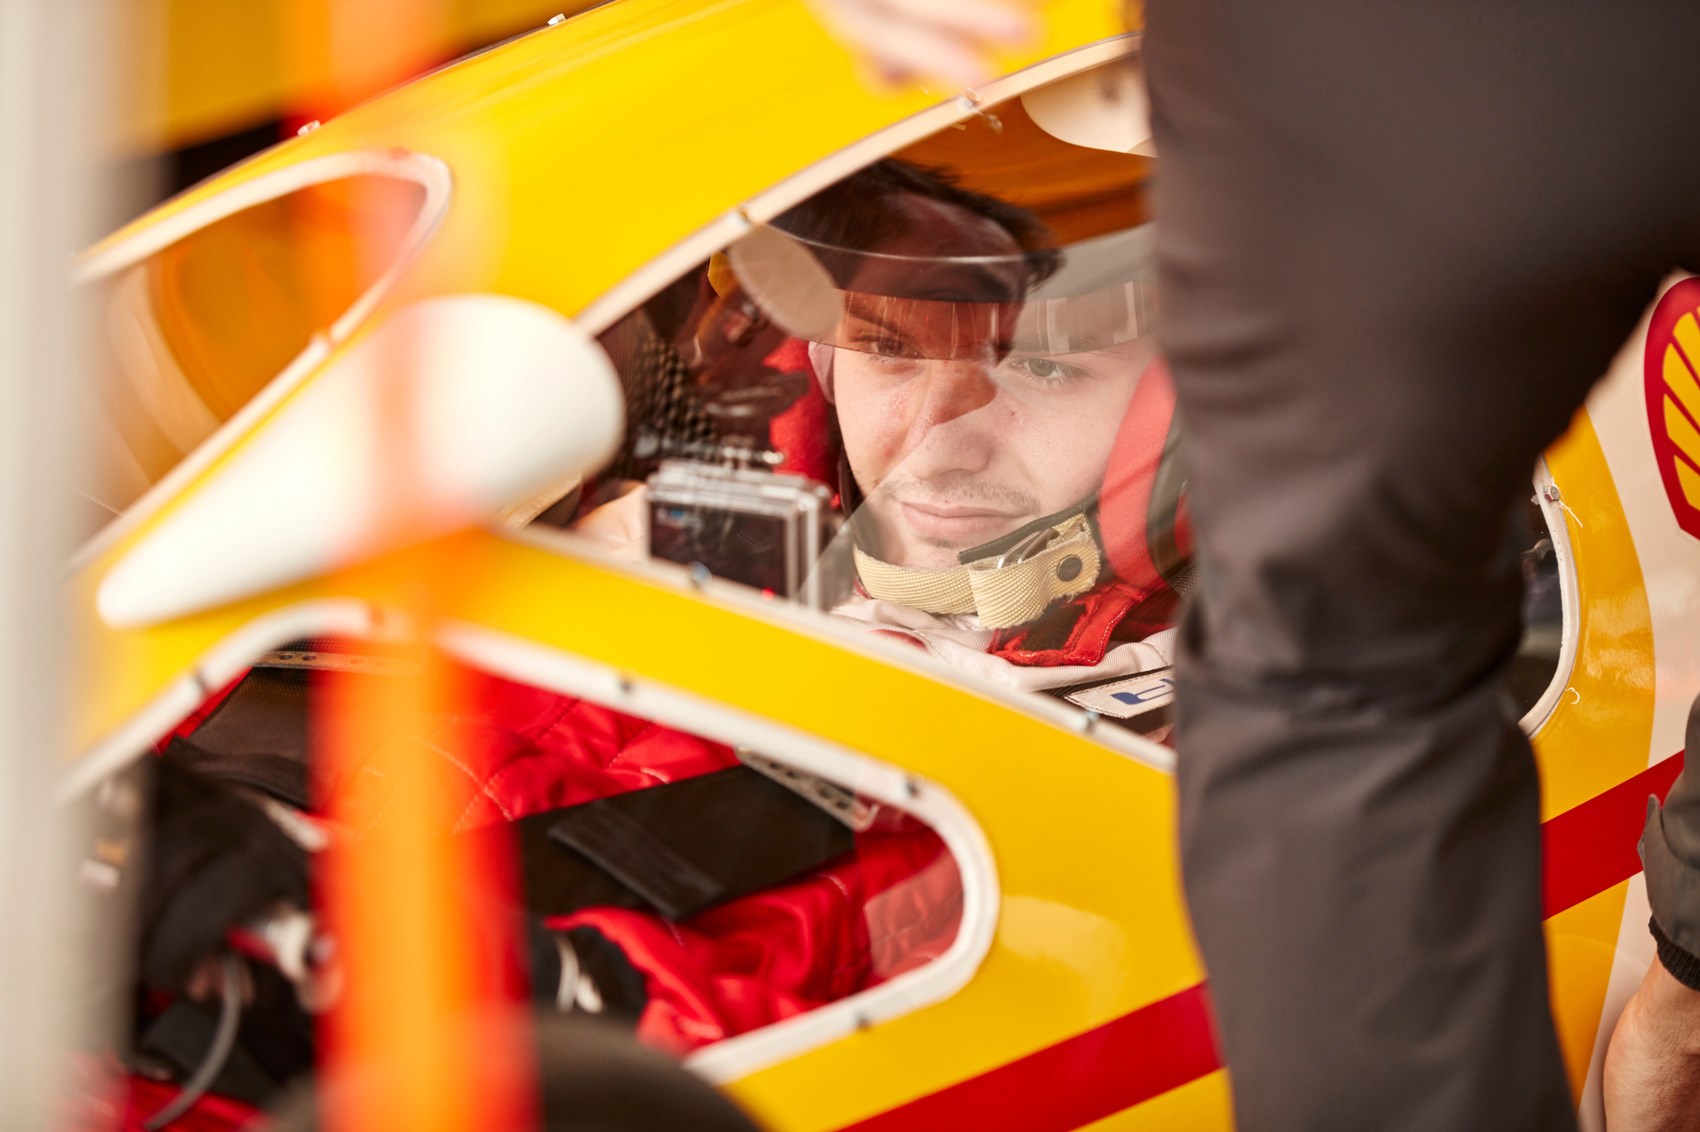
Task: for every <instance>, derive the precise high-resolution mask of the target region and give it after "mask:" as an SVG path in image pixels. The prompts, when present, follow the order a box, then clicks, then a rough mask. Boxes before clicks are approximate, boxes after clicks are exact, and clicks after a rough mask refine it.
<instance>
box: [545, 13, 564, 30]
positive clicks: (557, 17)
mask: <svg viewBox="0 0 1700 1132" xmlns="http://www.w3.org/2000/svg"><path fill="white" fill-rule="evenodd" d="M566 22H567V14H566V13H565V12H556V13H555V14H554V15H553V16H550V17H549V26H550V27H554V26H555V25H556V24H564V23H566Z"/></svg>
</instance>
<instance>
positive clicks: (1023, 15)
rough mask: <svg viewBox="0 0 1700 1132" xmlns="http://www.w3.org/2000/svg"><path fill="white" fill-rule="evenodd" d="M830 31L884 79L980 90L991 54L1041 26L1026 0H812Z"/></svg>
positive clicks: (1032, 35) (992, 70) (809, 0)
mask: <svg viewBox="0 0 1700 1132" xmlns="http://www.w3.org/2000/svg"><path fill="white" fill-rule="evenodd" d="M807 3H808V5H809V7H810V8H811V9H813V11H814V13H815V15H816V16H817V17H818V18H819V19H820V21H821V23H823V24H825V25H826V27H827V30H828V31H830V32H832V34H833V35H835V36H837V37H838V39H839V41H840V42H841V43H843V44H844V45H845V46H847V47H849V48H851V49H852V50H854V51H855V52H857V53H858V54H859V55H860V56H861V57H862V60H863V62H865V63H866V64H868V65H869V67H870V68H871V69H872V70H873V72H874V73H875V74H876V75H878V76H879V77H880V78H882V79H884V80H885V81H887V82H897V81H901V80H904V79H927V78H933V79H942V80H946V81H948V82H951V83H953V84H956V85H958V86H965V87H975V86H979V85H980V84H982V83H984V82H985V81H986V80H987V79H989V78H991V77H992V75H993V74H995V73H996V70H995V67H994V65H993V63H992V55H993V53H995V52H997V51H1000V50H1004V51H1007V50H1011V49H1013V48H1018V47H1021V46H1022V45H1024V44H1026V43H1029V42H1031V41H1032V40H1033V39H1034V38H1035V37H1036V36H1037V34H1038V30H1039V26H1038V21H1037V19H1036V18H1035V16H1034V14H1033V11H1032V4H1031V2H1030V0H1029V2H1026V3H1023V2H1021V0H807Z"/></svg>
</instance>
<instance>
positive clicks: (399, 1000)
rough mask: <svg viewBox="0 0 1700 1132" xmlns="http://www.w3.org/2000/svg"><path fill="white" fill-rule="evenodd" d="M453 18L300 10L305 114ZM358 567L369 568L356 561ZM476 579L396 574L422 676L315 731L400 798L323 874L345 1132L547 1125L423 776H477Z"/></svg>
mask: <svg viewBox="0 0 1700 1132" xmlns="http://www.w3.org/2000/svg"><path fill="white" fill-rule="evenodd" d="M445 12H446V4H445V2H444V0H359V2H358V3H356V2H353V0H300V2H299V3H297V4H296V5H294V6H293V8H292V9H291V10H290V14H289V18H288V21H287V22H288V23H289V25H290V26H289V28H288V30H287V31H286V33H285V39H286V41H287V44H288V47H287V49H286V51H285V57H286V58H292V60H293V61H294V63H295V65H296V66H298V67H299V68H300V69H301V71H302V72H303V74H304V75H307V76H314V77H317V78H318V79H319V83H320V85H319V86H318V89H316V90H313V91H311V93H310V94H309V96H308V98H307V100H306V104H307V105H309V106H314V107H341V106H347V105H349V104H350V103H352V102H354V101H356V100H358V99H360V98H363V97H368V96H370V95H371V94H372V93H374V92H376V91H380V90H383V89H385V88H387V87H389V86H392V85H394V84H396V83H398V82H401V81H404V80H405V79H407V78H410V77H412V76H413V75H415V74H417V73H419V72H420V71H422V70H424V69H425V68H426V67H428V66H430V65H431V64H432V63H434V62H435V61H436V57H437V55H438V53H439V52H440V50H441V48H440V46H439V44H440V43H441V41H442V39H443V32H442V27H443V23H444V16H445ZM427 148H428V146H427ZM374 214H376V210H374ZM374 223H381V221H374ZM367 236H368V237H369V240H370V243H369V247H370V249H371V254H374V255H377V256H380V257H381V256H383V255H384V254H386V253H385V252H384V251H383V249H387V248H389V247H392V246H393V245H394V242H395V241H394V237H393V234H385V233H383V232H380V231H376V230H373V231H371V232H369V233H367ZM380 262H381V261H380ZM418 369H419V364H418V359H417V358H415V357H414V356H412V350H411V349H410V347H409V346H408V345H407V344H401V345H398V346H397V347H396V348H395V350H394V351H393V353H392V354H390V355H389V356H387V357H386V358H385V359H384V361H383V375H382V378H381V380H380V381H379V383H378V389H377V391H376V394H375V396H376V397H377V401H378V407H377V413H376V419H377V420H378V422H379V425H378V428H377V429H376V430H375V435H373V436H372V437H370V438H369V443H370V444H371V445H372V447H373V450H374V451H375V452H376V453H377V459H376V466H377V467H378V468H380V469H381V470H382V475H383V477H384V481H385V482H384V486H383V487H382V488H381V489H380V490H379V491H378V492H377V494H376V498H377V499H378V500H379V501H380V503H379V506H378V507H377V508H376V509H375V510H374V513H373V514H371V515H370V516H368V520H367V523H366V530H367V532H368V534H369V536H370V537H371V539H372V542H373V544H375V545H382V544H397V545H403V546H406V545H408V544H409V543H412V542H415V541H417V539H418V537H419V536H418V532H419V531H420V530H423V529H425V526H426V524H425V523H423V522H422V520H424V519H425V518H426V509H427V508H429V507H430V506H431V503H430V502H429V501H428V500H427V499H426V498H424V497H423V496H422V495H421V494H420V491H419V488H420V485H421V484H423V483H425V482H427V481H428V479H429V477H428V475H427V470H428V468H429V466H430V464H429V462H430V460H431V459H432V457H433V455H434V454H433V453H429V452H425V451H423V450H421V449H420V447H419V444H420V437H421V435H422V433H421V430H420V428H419V427H418V425H417V416H418V412H419V405H418V399H417V396H416V394H417V390H416V388H415V382H414V375H415V374H416V373H417V372H418ZM350 553H351V557H355V558H358V548H355V547H351V548H350ZM471 580H472V579H471V577H470V572H469V568H468V564H466V563H463V562H460V561H457V560H456V558H455V555H454V552H453V549H452V547H451V546H450V545H446V544H445V545H441V546H439V547H437V548H435V552H433V553H427V554H424V555H403V556H400V557H398V558H397V559H395V560H393V561H392V562H391V563H390V564H389V566H388V567H387V568H386V569H385V570H384V571H383V572H382V587H383V592H382V596H380V597H378V598H376V599H375V603H376V604H377V605H378V607H379V608H380V609H381V611H382V613H383V615H384V617H385V620H386V621H388V622H390V623H391V625H392V627H394V628H396V629H397V630H399V632H400V633H401V635H403V636H405V637H406V638H409V639H410V642H411V643H412V644H413V645H414V646H415V650H416V652H415V655H416V656H417V657H418V660H419V665H418V671H417V674H416V675H415V676H414V677H413V678H412V679H407V680H397V681H391V682H389V683H388V684H387V685H385V686H384V689H383V690H374V689H372V688H370V687H360V686H359V685H357V684H356V683H355V682H353V681H348V680H342V681H339V680H338V679H337V678H336V677H334V676H332V677H330V678H329V679H328V680H327V681H326V683H327V684H328V685H329V691H328V694H326V695H324V696H322V697H321V700H320V703H321V705H322V706H323V707H324V708H325V709H327V710H323V711H321V712H320V714H319V715H318V716H317V717H316V718H315V720H314V728H315V731H316V733H317V734H318V735H319V736H320V737H321V739H322V740H323V741H324V742H323V746H324V748H325V749H326V750H327V752H328V754H329V756H330V759H331V761H332V764H333V765H335V766H339V767H341V768H342V769H341V770H340V771H339V772H338V773H339V774H347V775H349V776H352V775H353V774H354V773H355V771H356V769H357V768H358V770H359V772H361V773H369V772H375V773H376V775H377V776H378V779H379V780H380V781H383V782H385V783H386V790H387V795H386V797H385V801H384V804H383V806H382V812H381V813H378V814H376V815H373V816H371V817H370V818H369V819H368V820H364V821H362V820H361V819H360V818H359V816H358V815H356V814H343V813H341V812H339V811H338V810H337V809H336V807H335V806H334V805H333V808H332V811H331V812H332V815H333V817H335V818H342V819H343V820H344V824H346V825H348V826H350V827H351V828H358V829H359V830H360V835H359V836H358V837H351V838H347V839H344V840H343V841H341V842H339V843H338V844H337V845H336V846H335V847H334V848H333V849H332V851H331V852H330V853H329V854H328V855H327V860H326V862H325V864H326V866H327V867H326V868H325V869H324V870H323V872H322V873H321V880H320V894H321V898H322V902H323V907H324V909H325V912H326V918H327V922H328V923H329V925H330V927H331V930H332V933H333V935H335V937H336V938H337V940H338V947H339V954H340V956H341V961H342V965H343V969H344V971H345V973H346V985H345V989H344V991H343V994H342V996H341V998H340V999H339V1001H338V1003H337V1005H336V1008H335V1009H334V1010H333V1011H331V1012H330V1014H329V1015H328V1016H327V1017H326V1018H325V1019H323V1021H322V1024H321V1029H320V1034H321V1036H322V1037H323V1038H324V1043H323V1046H322V1047H321V1048H322V1049H323V1050H324V1051H325V1056H324V1065H323V1068H324V1070H325V1071H326V1074H327V1076H335V1075H337V1074H338V1073H339V1072H347V1073H350V1074H352V1075H356V1076H358V1077H359V1079H360V1080H361V1081H362V1082H363V1085H364V1086H365V1087H363V1088H361V1089H356V1090H350V1091H349V1092H347V1093H344V1094H342V1095H341V1097H340V1099H339V1101H338V1103H337V1104H336V1105H334V1106H327V1107H326V1109H325V1111H324V1112H323V1117H324V1123H325V1127H326V1128H328V1129H330V1130H331V1132H379V1130H383V1129H389V1128H406V1129H409V1130H410V1132H471V1130H473V1129H477V1130H480V1132H483V1130H490V1132H497V1130H499V1132H516V1130H519V1129H524V1128H529V1127H532V1126H534V1125H535V1119H534V1116H535V1112H534V1108H533V1101H532V1074H531V1066H530V1064H529V1058H530V1051H529V1049H528V1047H527V1044H526V1042H525V1040H524V1038H525V1035H524V1034H523V1032H521V1030H520V1029H519V1028H517V1027H512V1026H501V1025H489V1024H486V1023H487V1022H488V1020H489V1019H490V1018H491V1016H492V1014H491V1012H492V1011H493V1010H497V1009H499V1008H500V1007H501V1006H502V1005H503V1004H504V997H503V993H502V981H503V980H502V975H501V967H502V962H501V961H502V958H503V953H504V950H505V944H506V943H507V942H508V941H507V940H506V939H505V932H504V929H505V927H506V924H505V921H504V919H502V918H501V916H502V913H503V908H502V907H501V904H500V902H499V901H498V900H497V899H496V897H497V896H498V893H497V885H496V884H495V883H493V882H494V880H495V878H494V877H493V876H492V875H490V874H491V870H489V869H488V868H487V865H488V862H486V861H485V860H483V859H481V858H480V857H478V856H476V855H475V852H474V850H473V849H471V848H469V847H468V846H467V845H466V844H465V842H464V839H454V838H449V837H447V836H445V834H446V832H447V831H449V830H451V829H453V828H454V822H455V819H456V817H457V816H458V807H456V806H454V805H453V804H452V803H451V793H450V791H449V789H448V784H449V782H451V781H452V779H443V778H440V777H439V776H438V775H436V774H435V773H433V772H432V764H433V763H435V762H437V760H436V759H433V758H430V757H429V756H427V758H426V759H425V760H423V765H422V760H421V758H420V756H421V755H422V754H424V753H425V752H424V751H423V749H422V744H423V743H425V742H427V741H428V742H430V744H431V745H432V746H434V747H436V749H437V751H438V752H439V753H440V754H443V755H445V756H446V757H447V758H448V759H449V761H450V762H454V763H456V764H460V763H461V762H462V761H463V760H461V759H460V758H459V756H457V755H456V754H455V751H454V748H455V746H456V744H457V743H458V742H459V739H458V738H457V734H456V729H455V728H452V727H445V726H444V720H445V719H446V718H448V717H451V716H453V715H454V713H455V711H456V709H457V705H458V701H459V700H460V699H461V698H462V697H463V696H464V695H465V689H464V688H463V687H462V681H461V678H460V675H459V673H458V672H457V671H456V670H455V669H454V668H453V666H452V665H449V664H447V663H445V662H444V661H443V659H442V658H441V656H440V655H439V654H437V653H436V652H435V651H434V650H433V649H432V648H431V647H430V644H429V642H430V641H431V639H432V638H433V636H434V634H435V631H436V629H437V627H438V625H439V622H440V620H441V616H442V611H441V608H440V601H441V598H442V595H444V594H447V593H450V592H452V591H453V590H454V589H455V588H457V587H461V586H465V585H467V584H470V582H471ZM368 683H369V682H368ZM461 804H462V805H464V802H463V803H461Z"/></svg>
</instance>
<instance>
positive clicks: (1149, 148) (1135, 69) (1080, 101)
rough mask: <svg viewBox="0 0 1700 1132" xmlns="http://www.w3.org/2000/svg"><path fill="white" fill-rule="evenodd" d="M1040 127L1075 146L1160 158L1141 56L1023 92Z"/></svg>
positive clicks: (1022, 101)
mask: <svg viewBox="0 0 1700 1132" xmlns="http://www.w3.org/2000/svg"><path fill="white" fill-rule="evenodd" d="M1021 104H1022V105H1023V106H1024V107H1026V108H1027V113H1028V115H1029V116H1030V117H1031V118H1032V119H1033V121H1034V122H1036V123H1038V125H1039V128H1040V129H1042V130H1044V131H1045V132H1046V133H1048V134H1050V135H1051V136H1052V137H1055V138H1060V139H1061V140H1063V141H1065V142H1068V143H1069V144H1070V145H1078V146H1085V147H1086V148H1087V149H1107V150H1110V151H1111V152H1113V153H1134V154H1138V155H1139V156H1141V157H1156V156H1157V148H1156V146H1155V145H1154V144H1153V143H1152V141H1151V99H1150V96H1149V95H1147V94H1146V91H1145V67H1144V65H1143V64H1142V63H1141V62H1140V60H1139V57H1138V56H1134V57H1133V58H1131V59H1117V60H1116V61H1114V62H1112V63H1106V64H1104V65H1103V66H1102V67H1094V68H1092V69H1091V70H1090V71H1082V72H1081V73H1080V74H1078V75H1074V76H1072V77H1070V78H1066V79H1063V80H1061V81H1060V82H1054V83H1050V84H1048V85H1046V86H1042V87H1040V88H1039V89H1038V90H1035V91H1032V92H1030V93H1028V94H1024V95H1022V96H1021Z"/></svg>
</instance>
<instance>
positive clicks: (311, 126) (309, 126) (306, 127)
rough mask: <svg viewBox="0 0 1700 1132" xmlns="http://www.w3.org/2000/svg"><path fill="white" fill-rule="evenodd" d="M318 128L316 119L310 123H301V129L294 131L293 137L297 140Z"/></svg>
mask: <svg viewBox="0 0 1700 1132" xmlns="http://www.w3.org/2000/svg"><path fill="white" fill-rule="evenodd" d="M318 128H319V120H318V119H317V118H314V119H313V120H312V121H311V122H303V123H301V128H300V129H299V130H296V131H295V136H296V137H298V138H304V137H306V136H307V135H308V134H310V133H312V132H313V131H314V130H316V129H318Z"/></svg>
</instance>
